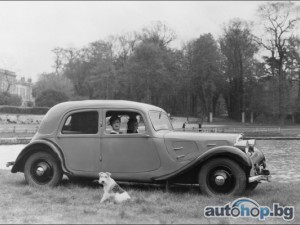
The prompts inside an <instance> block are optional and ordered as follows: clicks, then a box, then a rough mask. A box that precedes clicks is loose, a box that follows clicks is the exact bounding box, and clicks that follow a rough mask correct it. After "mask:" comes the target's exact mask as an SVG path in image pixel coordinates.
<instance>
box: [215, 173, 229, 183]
mask: <svg viewBox="0 0 300 225" xmlns="http://www.w3.org/2000/svg"><path fill="white" fill-rule="evenodd" d="M214 177H215V183H216V185H218V186H222V185H224V184H225V182H226V179H227V178H228V175H227V174H226V172H225V171H222V170H218V171H216V172H215V174H214Z"/></svg>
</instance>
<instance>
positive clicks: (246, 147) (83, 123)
mask: <svg viewBox="0 0 300 225" xmlns="http://www.w3.org/2000/svg"><path fill="white" fill-rule="evenodd" d="M113 115H116V116H118V117H119V118H120V120H121V132H122V133H121V134H111V126H110V124H109V118H111V117H112V116H113ZM130 118H135V119H137V120H138V122H139V131H138V133H127V132H126V124H127V121H129V119H130ZM10 165H13V167H12V169H11V172H12V173H16V172H23V173H24V174H25V178H26V181H27V182H28V183H29V184H33V185H36V186H43V185H49V186H55V185H57V184H59V182H60V181H61V179H62V175H63V174H65V175H67V176H68V177H69V178H70V179H73V178H89V179H97V178H98V174H99V172H100V171H105V172H110V173H111V174H112V177H113V178H114V179H115V180H117V181H129V182H144V183H166V184H169V183H187V184H199V186H200V189H201V190H202V192H203V193H205V194H208V195H219V194H222V195H224V194H225V195H227V194H228V195H231V194H240V193H242V192H243V191H244V190H245V189H246V188H251V189H253V188H255V187H256V185H257V184H258V183H259V182H261V181H262V180H268V178H269V171H268V170H266V161H265V157H264V155H263V153H262V152H261V151H260V150H259V149H257V148H256V147H255V141H254V140H243V136H242V135H241V134H226V133H199V132H197V133H196V132H194V133H192V132H183V131H176V130H174V129H173V127H172V124H171V122H170V120H169V117H168V114H167V113H166V111H165V110H163V109H161V108H159V107H156V106H153V105H150V104H144V103H139V102H133V101H124V100H84V101H69V102H64V103H60V104H57V105H55V106H53V107H52V108H51V109H50V110H49V111H48V112H47V114H46V115H45V117H44V118H43V121H42V122H41V124H40V126H39V129H38V131H37V133H36V134H35V136H34V137H33V138H32V140H31V142H30V143H29V144H28V145H26V146H25V148H24V149H23V150H22V151H21V152H20V154H19V155H18V157H17V159H16V161H15V162H12V163H10Z"/></svg>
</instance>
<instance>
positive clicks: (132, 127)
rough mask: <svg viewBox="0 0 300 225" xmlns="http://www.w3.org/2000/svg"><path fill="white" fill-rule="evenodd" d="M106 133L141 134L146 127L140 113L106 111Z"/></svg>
mask: <svg viewBox="0 0 300 225" xmlns="http://www.w3.org/2000/svg"><path fill="white" fill-rule="evenodd" d="M105 117H106V128H105V133H106V134H128V135H130V134H143V133H145V132H146V127H145V123H144V119H143V117H142V115H141V114H140V113H138V112H132V111H107V112H106V115H105Z"/></svg>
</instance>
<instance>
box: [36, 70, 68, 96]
mask: <svg viewBox="0 0 300 225" xmlns="http://www.w3.org/2000/svg"><path fill="white" fill-rule="evenodd" d="M47 89H52V90H55V91H61V92H64V93H65V94H66V95H67V96H69V98H71V97H72V96H73V84H72V83H71V81H70V80H69V79H68V78H66V77H65V76H62V75H57V74H55V73H44V74H40V75H39V79H38V81H37V82H36V83H35V84H34V85H33V88H32V95H33V97H38V96H40V95H41V93H42V92H43V91H45V90H47Z"/></svg>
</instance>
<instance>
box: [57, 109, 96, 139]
mask: <svg viewBox="0 0 300 225" xmlns="http://www.w3.org/2000/svg"><path fill="white" fill-rule="evenodd" d="M98 118H99V116H98V112H97V111H89V112H78V113H73V114H71V115H70V116H68V117H67V119H66V121H65V123H64V126H63V128H62V131H61V133H63V134H97V133H98Z"/></svg>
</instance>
